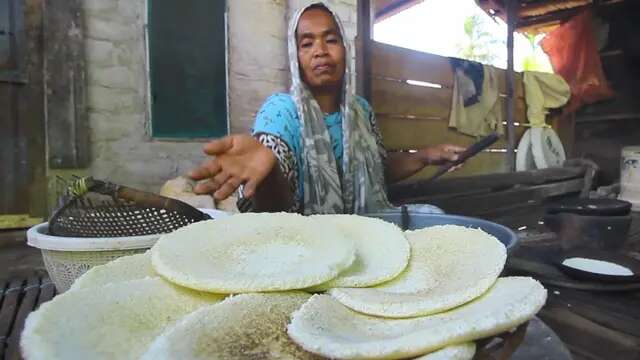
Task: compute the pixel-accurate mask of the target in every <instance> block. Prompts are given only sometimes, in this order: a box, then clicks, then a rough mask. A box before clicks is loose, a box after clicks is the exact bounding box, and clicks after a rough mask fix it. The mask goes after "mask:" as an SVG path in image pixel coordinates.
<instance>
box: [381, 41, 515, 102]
mask: <svg viewBox="0 0 640 360" xmlns="http://www.w3.org/2000/svg"><path fill="white" fill-rule="evenodd" d="M371 51H372V76H373V77H374V78H391V79H395V80H399V81H405V80H418V81H425V82H429V83H433V84H439V85H442V86H443V87H445V88H449V89H453V70H452V68H451V65H450V63H449V58H448V57H446V56H440V55H435V54H429V53H425V52H422V51H417V50H411V49H406V48H402V47H398V46H393V45H389V44H383V43H380V42H375V41H374V42H373V43H372V49H371ZM497 70H498V71H497V74H498V89H499V93H500V94H503V95H506V93H507V89H506V71H505V70H503V69H497ZM522 79H523V77H522V73H515V96H516V97H517V98H521V99H524V83H523V81H522Z"/></svg>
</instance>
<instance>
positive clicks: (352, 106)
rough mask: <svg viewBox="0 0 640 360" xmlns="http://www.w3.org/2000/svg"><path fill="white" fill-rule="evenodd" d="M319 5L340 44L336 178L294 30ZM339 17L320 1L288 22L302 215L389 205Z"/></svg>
mask: <svg viewBox="0 0 640 360" xmlns="http://www.w3.org/2000/svg"><path fill="white" fill-rule="evenodd" d="M318 6H320V7H323V8H324V9H326V10H327V11H328V12H329V13H331V14H332V16H333V19H334V20H335V22H336V24H337V25H338V29H339V30H340V35H341V38H342V42H343V45H344V47H345V62H346V64H345V74H344V77H343V79H344V80H343V85H342V94H341V103H340V111H341V114H342V141H343V152H344V153H343V163H342V177H340V174H339V171H338V168H337V166H339V164H337V163H336V159H335V155H334V153H333V149H332V146H331V139H330V137H329V132H328V130H327V127H326V125H325V122H324V116H325V115H324V113H323V112H322V110H321V109H320V106H319V105H318V102H317V101H316V100H315V99H314V97H313V95H312V94H311V91H310V90H309V88H308V87H307V85H306V84H305V83H304V82H303V81H302V76H301V74H300V66H299V64H298V46H297V40H296V30H297V28H298V22H299V20H300V17H301V15H302V14H303V13H304V12H305V11H306V10H307V9H308V8H309V7H318ZM344 37H345V32H344V27H343V26H342V22H341V21H340V19H339V18H338V16H337V15H336V14H335V12H333V11H332V10H331V9H329V8H328V7H327V6H326V5H325V4H323V3H321V2H320V3H315V4H312V5H309V6H307V7H305V8H302V9H300V10H298V11H297V12H296V13H295V15H294V16H293V18H292V19H291V22H290V23H289V33H288V46H289V62H290V70H291V79H292V80H291V96H292V97H293V100H294V102H295V104H296V107H297V110H298V115H299V119H300V128H301V132H302V148H303V156H302V162H303V164H302V171H303V182H304V183H303V184H304V185H303V189H304V202H303V204H302V206H303V209H304V213H305V214H335V213H338V214H339V213H347V214H351V213H365V212H372V211H376V210H381V209H385V208H388V207H391V206H392V205H391V204H390V203H389V201H388V200H387V195H386V191H385V179H384V166H383V164H382V159H381V157H380V153H379V151H378V145H377V143H376V140H375V136H374V132H373V129H372V125H371V121H370V120H369V119H368V118H367V116H368V114H367V113H366V111H365V110H364V109H363V108H362V106H361V105H360V104H359V103H358V102H357V100H356V97H355V92H354V89H353V87H352V84H351V73H352V69H351V61H349V59H350V57H349V45H348V44H347V42H346V41H345V39H344Z"/></svg>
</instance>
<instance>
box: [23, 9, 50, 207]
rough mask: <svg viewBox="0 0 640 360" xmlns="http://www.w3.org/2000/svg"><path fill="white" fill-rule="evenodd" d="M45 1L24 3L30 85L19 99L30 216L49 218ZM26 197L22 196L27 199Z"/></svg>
mask: <svg viewBox="0 0 640 360" xmlns="http://www.w3.org/2000/svg"><path fill="white" fill-rule="evenodd" d="M44 1H45V0H27V1H23V3H24V6H25V9H24V12H25V26H26V30H27V31H26V36H27V47H26V53H27V61H26V74H27V76H28V78H29V83H28V85H26V86H23V87H22V92H21V96H20V97H19V99H18V111H19V113H20V117H21V120H20V121H21V123H22V128H23V131H24V133H25V134H26V138H27V165H26V168H27V179H29V180H24V181H25V182H26V183H27V184H28V187H27V191H28V194H29V196H28V198H24V199H23V201H24V202H25V203H28V205H29V215H31V216H32V217H46V215H47V210H48V209H47V199H46V196H43V194H46V193H47V184H46V181H47V180H46V179H47V174H46V172H47V166H46V161H47V156H46V141H47V136H46V132H45V128H46V124H45V108H44V104H45V101H44V79H43V76H44V71H43V68H44V56H43V41H42V38H43V36H44V35H43V28H42V23H43V9H44ZM25 195H26V194H23V196H25Z"/></svg>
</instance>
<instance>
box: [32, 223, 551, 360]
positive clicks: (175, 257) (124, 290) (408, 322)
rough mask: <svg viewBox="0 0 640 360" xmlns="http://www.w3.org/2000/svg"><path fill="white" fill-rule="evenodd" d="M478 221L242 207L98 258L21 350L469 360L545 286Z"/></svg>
mask: <svg viewBox="0 0 640 360" xmlns="http://www.w3.org/2000/svg"><path fill="white" fill-rule="evenodd" d="M505 261H506V250H505V247H504V246H503V244H502V243H500V242H499V241H498V240H497V239H496V238H495V237H493V236H491V235H489V234H487V233H485V232H484V231H482V230H480V229H472V228H466V227H462V226H455V225H445V226H434V227H429V228H425V229H421V230H416V231H409V232H404V233H403V232H402V231H401V230H400V229H399V228H398V227H396V226H395V225H393V224H390V223H387V222H384V221H382V220H379V219H373V218H366V217H360V216H355V215H317V216H310V217H306V216H301V215H296V214H285V213H279V214H239V215H234V216H231V217H228V218H223V219H218V220H211V221H203V222H199V223H195V224H191V225H189V226H186V227H184V228H181V229H179V230H177V231H174V232H173V233H170V234H167V235H164V236H162V237H161V238H160V239H159V240H158V242H157V243H156V244H155V245H154V246H153V248H152V249H151V250H150V251H148V252H146V253H144V254H139V255H133V256H128V257H123V258H120V259H117V260H115V261H112V262H110V263H108V264H106V265H102V266H97V267H94V268H93V269H91V270H89V271H88V272H87V273H85V274H84V275H83V276H82V277H80V278H79V279H78V280H77V281H76V282H75V283H74V284H73V286H72V287H71V289H70V290H69V291H68V292H66V293H64V294H61V295H59V296H57V297H55V298H54V299H53V300H52V301H50V302H48V303H45V304H43V305H42V306H41V307H40V309H38V310H37V311H35V312H34V313H32V314H31V315H30V316H29V317H28V319H27V321H26V324H25V329H24V332H23V334H22V339H21V346H22V350H23V354H24V356H25V357H26V358H27V359H114V358H118V359H252V358H255V359H321V358H325V357H326V358H337V359H400V358H420V359H432V360H433V359H460V360H461V359H471V358H472V357H473V356H474V353H475V344H474V341H476V340H479V339H482V338H486V337H490V336H493V335H497V334H500V333H503V332H505V331H509V330H510V329H513V328H515V327H517V326H518V325H520V324H522V323H524V322H526V321H528V320H529V319H531V318H532V317H533V316H534V315H535V314H536V313H537V312H538V311H539V310H540V308H541V307H542V306H543V305H544V302H545V300H546V290H545V289H544V288H543V287H542V285H540V283H538V282H537V281H535V280H533V279H531V278H524V277H504V278H500V277H499V275H500V273H501V272H502V269H503V267H504V264H505Z"/></svg>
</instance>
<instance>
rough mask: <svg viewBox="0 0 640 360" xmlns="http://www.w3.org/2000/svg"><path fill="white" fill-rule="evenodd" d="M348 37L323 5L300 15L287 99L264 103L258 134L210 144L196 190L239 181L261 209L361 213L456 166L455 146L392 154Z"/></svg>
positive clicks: (221, 194)
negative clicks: (437, 168) (357, 80)
mask: <svg viewBox="0 0 640 360" xmlns="http://www.w3.org/2000/svg"><path fill="white" fill-rule="evenodd" d="M343 34H344V31H343V28H342V25H341V23H340V20H339V19H338V17H337V16H336V15H335V13H333V12H332V11H331V10H330V9H329V8H328V7H326V6H325V5H324V4H322V3H316V4H313V5H310V6H308V7H306V8H304V9H301V10H300V11H298V12H297V13H296V15H295V16H294V17H293V19H292V20H291V23H290V25H289V34H288V35H289V44H288V46H289V58H290V70H291V76H292V85H291V93H290V94H276V95H273V96H271V97H270V98H269V99H267V101H266V102H265V104H264V105H263V107H262V109H261V110H260V112H259V113H258V115H257V117H256V122H255V126H254V129H253V136H250V135H231V136H227V137H224V138H222V139H219V140H214V141H211V142H210V143H208V144H207V145H205V147H204V152H205V153H206V154H208V155H212V156H215V157H214V158H211V159H209V160H208V161H207V162H205V163H204V164H203V165H202V166H201V167H200V168H198V169H195V170H194V171H192V172H191V174H190V176H191V177H192V178H193V179H195V180H202V179H208V181H205V182H201V183H200V184H199V185H198V186H197V187H196V189H195V191H196V192H197V193H213V194H214V197H215V198H216V199H219V200H220V199H224V198H226V197H228V196H229V195H231V194H232V193H233V192H234V191H235V190H236V189H237V188H238V187H239V186H241V185H243V195H244V196H245V197H247V198H251V199H252V201H253V208H254V210H255V211H298V212H302V213H305V214H324V213H363V212H368V211H374V210H381V209H384V208H388V207H391V206H392V205H391V204H390V203H389V201H388V200H387V196H386V192H385V184H386V183H387V182H388V183H393V182H395V181H398V180H401V179H404V178H407V177H409V176H411V175H413V174H415V173H417V172H418V171H420V170H421V169H422V168H424V167H425V166H426V165H434V164H442V163H445V162H447V161H455V160H457V156H458V153H460V152H462V151H463V150H464V148H461V147H458V146H454V145H439V146H434V147H430V148H425V149H421V150H419V151H417V152H415V153H408V152H391V153H389V154H387V153H386V151H385V150H384V147H383V146H382V141H381V137H380V135H379V131H378V128H377V126H376V123H375V117H374V113H373V110H372V109H371V107H370V106H369V104H368V103H367V102H366V101H365V100H364V99H362V98H360V97H357V96H355V95H354V93H353V88H352V86H351V81H350V78H351V77H350V71H349V69H348V66H347V60H346V59H349V56H348V51H347V46H346V45H345V42H344V39H343ZM276 164H278V165H279V166H276ZM385 178H386V181H385Z"/></svg>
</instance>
